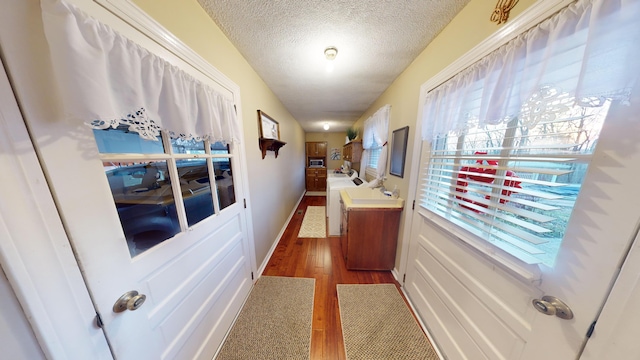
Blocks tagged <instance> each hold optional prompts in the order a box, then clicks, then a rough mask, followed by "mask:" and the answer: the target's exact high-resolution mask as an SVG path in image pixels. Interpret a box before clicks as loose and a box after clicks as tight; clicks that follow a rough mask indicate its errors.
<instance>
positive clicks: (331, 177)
mask: <svg viewBox="0 0 640 360" xmlns="http://www.w3.org/2000/svg"><path fill="white" fill-rule="evenodd" d="M357 177H358V172H357V171H355V170H351V171H350V172H349V173H348V174H345V173H343V172H335V171H328V173H327V191H326V193H327V195H326V197H327V203H326V213H327V217H329V202H330V201H331V200H330V199H329V193H330V191H329V189H330V187H331V183H332V182H334V181H337V180H353V179H355V178H357Z"/></svg>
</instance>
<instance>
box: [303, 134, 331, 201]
mask: <svg viewBox="0 0 640 360" xmlns="http://www.w3.org/2000/svg"><path fill="white" fill-rule="evenodd" d="M305 148H306V155H307V156H306V164H307V165H306V169H305V172H306V185H307V191H326V190H327V168H326V166H327V142H326V141H310V142H307V143H306V145H305ZM311 160H322V164H324V167H317V166H314V167H312V166H311V165H312V162H311Z"/></svg>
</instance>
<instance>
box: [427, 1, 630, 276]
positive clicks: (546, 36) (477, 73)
mask: <svg viewBox="0 0 640 360" xmlns="http://www.w3.org/2000/svg"><path fill="white" fill-rule="evenodd" d="M638 12H640V2H636V1H634V2H612V1H600V0H599V1H582V0H580V1H576V2H573V3H572V4H570V5H568V6H567V7H566V8H565V9H563V10H560V11H559V12H558V13H556V14H554V15H553V16H551V17H550V18H547V19H546V20H544V21H542V22H541V23H539V24H538V25H536V26H534V27H532V28H531V29H529V30H527V31H525V32H524V33H521V34H519V35H517V36H516V37H515V38H513V39H511V40H510V41H508V42H506V43H505V44H503V45H501V46H499V47H497V48H495V49H494V50H493V51H492V52H490V53H488V54H487V55H486V56H484V57H482V58H481V59H478V60H477V61H476V62H475V63H473V64H471V65H469V66H466V67H465V68H464V69H460V70H459V72H458V73H457V74H451V73H448V72H446V73H444V74H441V75H438V76H437V77H435V79H434V80H433V81H432V82H430V83H429V84H427V85H424V88H425V90H426V91H427V92H426V95H425V97H424V99H423V101H424V102H423V108H422V110H423V112H422V139H423V140H424V141H425V144H428V146H425V147H424V148H423V150H424V154H423V159H422V161H421V169H420V174H421V176H422V177H423V178H422V180H423V181H422V182H421V185H420V186H421V188H422V190H423V191H422V195H421V205H422V206H423V207H424V208H426V209H428V210H430V212H428V213H424V212H423V213H422V214H423V215H425V216H429V217H430V218H432V219H434V221H436V222H439V224H440V225H442V226H443V227H445V228H446V229H447V230H448V231H450V232H452V233H454V234H455V235H456V236H457V237H458V238H460V239H462V240H463V241H466V242H468V243H469V244H471V245H473V246H476V247H477V248H478V249H480V250H484V249H486V252H487V253H495V254H496V256H495V258H496V259H497V260H498V261H502V260H504V261H505V264H506V262H511V259H508V258H507V257H506V256H505V257H503V255H504V254H502V251H500V250H499V249H502V250H504V251H506V252H507V253H509V254H511V255H513V256H515V257H517V258H518V259H520V260H522V261H524V262H526V263H528V264H545V265H548V266H553V265H554V261H555V257H556V254H557V251H558V249H559V248H560V246H561V242H562V239H563V237H564V236H565V233H568V232H567V227H568V224H569V223H570V222H569V218H570V217H571V213H572V211H573V209H574V205H575V201H576V198H577V196H578V193H579V191H580V188H581V187H582V184H583V182H584V179H585V176H586V173H587V168H588V166H589V163H590V161H591V157H592V156H593V154H594V149H595V147H596V144H597V142H598V138H599V134H600V129H601V127H602V124H603V122H604V121H605V118H606V117H607V116H608V115H607V113H608V109H609V106H610V104H612V103H615V104H616V105H620V106H623V105H625V104H627V105H628V104H629V103H630V101H631V98H630V94H631V92H632V91H633V89H634V88H636V86H637V85H636V83H637V79H639V78H640V77H639V76H638V71H639V70H638V69H639V68H638V67H637V66H636V67H634V66H631V65H630V64H632V63H633V62H634V61H635V60H636V59H637V58H638V57H639V53H640V47H638V46H637V41H636V42H634V41H633V40H631V39H630V36H633V37H634V38H637V37H638V36H640V26H639V25H640V23H639V22H638V21H637V16H635V14H638ZM445 79H446V80H445ZM443 218H444V219H445V220H444V221H443V220H442V219H443ZM498 248H499V249H498Z"/></svg>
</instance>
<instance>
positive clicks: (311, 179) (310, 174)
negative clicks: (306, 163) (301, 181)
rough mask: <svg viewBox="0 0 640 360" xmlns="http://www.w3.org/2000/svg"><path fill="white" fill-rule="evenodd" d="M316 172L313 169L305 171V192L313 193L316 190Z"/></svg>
mask: <svg viewBox="0 0 640 360" xmlns="http://www.w3.org/2000/svg"><path fill="white" fill-rule="evenodd" d="M316 180H317V177H316V170H315V169H307V170H306V185H307V191H315V190H316Z"/></svg>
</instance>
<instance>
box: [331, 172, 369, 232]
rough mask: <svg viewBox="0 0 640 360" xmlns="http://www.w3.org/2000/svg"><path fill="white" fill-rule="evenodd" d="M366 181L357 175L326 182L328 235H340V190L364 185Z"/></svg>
mask: <svg viewBox="0 0 640 360" xmlns="http://www.w3.org/2000/svg"><path fill="white" fill-rule="evenodd" d="M367 184H368V183H367V182H366V181H364V180H363V179H361V178H359V177H355V178H353V179H336V180H334V181H331V182H330V183H328V184H327V212H328V214H327V216H328V218H329V236H338V235H340V190H342V189H345V188H350V187H358V186H366V185H367Z"/></svg>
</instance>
